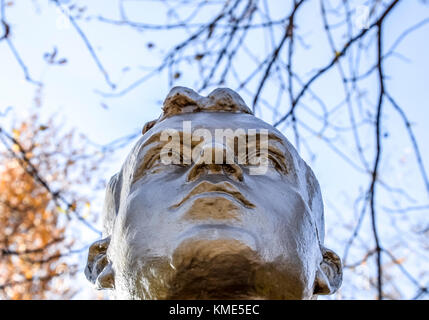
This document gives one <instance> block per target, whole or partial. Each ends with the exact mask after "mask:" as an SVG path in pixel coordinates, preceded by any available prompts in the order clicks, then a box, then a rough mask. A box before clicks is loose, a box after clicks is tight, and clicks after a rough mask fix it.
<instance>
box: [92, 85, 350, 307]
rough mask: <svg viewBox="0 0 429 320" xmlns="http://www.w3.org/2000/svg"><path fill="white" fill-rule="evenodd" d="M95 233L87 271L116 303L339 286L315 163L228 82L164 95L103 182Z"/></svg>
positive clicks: (283, 295)
mask: <svg viewBox="0 0 429 320" xmlns="http://www.w3.org/2000/svg"><path fill="white" fill-rule="evenodd" d="M220 129H222V130H224V132H225V130H230V131H229V134H231V132H232V135H233V136H232V138H231V137H229V138H230V139H229V140H228V137H227V139H226V141H227V142H228V141H229V142H228V143H226V142H222V141H220V142H219V141H218V140H217V139H216V140H215V142H213V141H211V139H210V136H212V137H214V136H216V137H217V133H216V132H215V131H216V130H220ZM252 130H253V131H252ZM258 130H259V131H258ZM197 131H198V134H196V137H195V133H196V132H197ZM255 132H256V134H255ZM258 132H259V133H258ZM173 133H174V134H175V135H174V134H173ZM251 134H253V138H251V137H250V135H251ZM166 135H167V136H169V137H168V139H166ZM262 135H264V137H265V138H264V139H262ZM246 136H247V138H246ZM175 137H176V139H174V138H175ZM243 137H244V138H243ZM168 144H169V145H170V148H168V150H167V152H166V151H165V150H166V146H167V145H168ZM250 144H252V145H253V149H252V148H251V146H250ZM240 145H241V150H244V151H245V152H244V153H242V154H244V157H241V158H240V159H239V157H238V152H237V149H239V148H240ZM243 145H244V146H243ZM194 149H195V150H194ZM251 149H252V150H256V151H255V152H250V151H249V152H247V151H248V150H251ZM262 149H263V150H262ZM261 150H262V151H261ZM252 154H253V155H252ZM218 155H219V157H218ZM258 156H259V167H261V164H264V166H262V167H263V169H264V170H262V171H260V172H259V173H258V171H257V170H256V171H255V170H253V174H252V169H255V166H256V164H257V163H256V162H255V161H253V162H252V159H253V158H254V157H256V158H257V157H258ZM202 158H204V159H203V160H201V159H202ZM213 158H216V161H210V160H213ZM165 159H167V160H170V161H165ZM171 159H173V160H175V161H171ZM219 160H220V161H219ZM227 160H228V161H227ZM255 163H256V164H255ZM255 172H256V173H255ZM103 236H104V238H103V239H102V240H100V241H97V242H96V243H94V244H93V245H92V246H91V247H90V249H89V254H88V263H87V266H86V269H85V274H86V277H87V278H88V280H89V281H91V282H92V283H94V284H95V285H96V287H97V288H99V289H112V292H113V295H114V296H115V297H116V298H118V299H315V298H317V296H318V295H319V294H332V293H333V292H335V291H336V290H337V289H338V288H339V286H340V285H341V281H342V267H341V261H340V258H339V257H338V256H337V255H336V254H335V253H334V252H333V251H331V250H329V249H327V248H325V247H324V245H323V243H324V217H323V203H322V196H321V192H320V188H319V184H318V182H317V180H316V178H315V176H314V174H313V172H312V170H311V169H310V167H309V166H308V165H307V164H306V163H305V162H304V160H302V158H301V157H300V156H299V155H298V153H297V151H296V150H295V149H294V147H293V146H292V145H291V144H290V142H289V141H288V140H287V139H286V138H285V137H284V136H283V135H282V134H281V132H279V131H278V130H277V129H275V128H274V127H273V126H271V125H269V124H267V123H265V122H263V121H262V120H260V119H258V118H256V117H255V116H254V115H253V113H252V111H251V110H250V109H249V108H248V107H247V106H246V104H245V103H244V101H243V99H242V98H241V97H240V96H239V95H238V94H237V93H236V92H234V91H232V90H230V89H225V88H222V89H216V90H214V91H213V92H212V93H211V94H209V95H208V96H207V97H202V96H200V95H199V94H198V93H196V92H195V91H193V90H191V89H188V88H183V87H175V88H173V89H172V90H171V91H170V93H169V94H168V96H167V98H166V99H165V101H164V106H163V113H162V115H161V116H160V117H159V119H157V120H155V121H151V122H149V123H147V124H146V125H145V127H144V129H143V136H142V137H141V138H140V139H139V141H138V142H137V143H136V145H135V146H134V148H133V149H132V151H131V152H130V154H129V155H128V157H127V158H126V160H125V163H124V165H123V166H122V168H121V170H120V171H119V173H117V174H116V175H114V176H113V177H112V178H111V180H110V182H109V184H108V187H107V191H106V197H105V204H104V208H103Z"/></svg>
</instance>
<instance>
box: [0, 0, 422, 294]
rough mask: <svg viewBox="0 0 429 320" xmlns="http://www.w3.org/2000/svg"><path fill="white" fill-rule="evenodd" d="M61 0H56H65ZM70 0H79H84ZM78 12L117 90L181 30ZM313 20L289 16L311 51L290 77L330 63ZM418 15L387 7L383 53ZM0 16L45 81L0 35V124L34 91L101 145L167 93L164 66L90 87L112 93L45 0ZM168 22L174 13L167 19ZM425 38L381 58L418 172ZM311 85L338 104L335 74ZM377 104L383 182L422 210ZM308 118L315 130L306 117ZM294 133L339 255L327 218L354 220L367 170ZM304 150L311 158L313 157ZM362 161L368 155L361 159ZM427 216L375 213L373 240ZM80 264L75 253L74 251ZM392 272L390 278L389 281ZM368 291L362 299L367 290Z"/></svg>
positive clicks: (409, 159)
mask: <svg viewBox="0 0 429 320" xmlns="http://www.w3.org/2000/svg"><path fill="white" fill-rule="evenodd" d="M68 2H69V1H63V3H64V4H67V3H68ZM73 2H74V1H73ZM76 2H77V3H78V4H82V5H84V4H85V2H84V1H76ZM350 2H351V5H352V6H357V7H358V6H361V5H363V4H364V3H365V1H350ZM271 5H272V8H271V12H272V13H273V15H276V14H278V15H279V17H281V16H282V15H281V14H282V13H283V12H284V10H285V8H284V7H283V5H282V4H281V3H280V2H276V3H273V2H271ZM87 7H88V10H87V12H86V15H87V16H91V17H93V18H92V19H90V20H84V21H81V20H79V21H78V24H79V25H80V27H81V28H82V30H84V32H85V34H86V36H87V37H88V39H90V40H91V43H92V44H93V46H94V50H95V52H96V54H97V56H98V57H99V58H100V60H101V61H102V63H103V65H104V67H105V69H106V70H108V73H109V76H110V78H111V79H112V81H113V82H114V83H115V84H116V85H117V87H118V89H117V90H118V91H121V90H122V89H123V88H126V87H127V86H128V85H130V84H131V83H133V82H134V81H135V80H136V79H138V78H139V77H140V76H141V75H142V74H144V73H145V72H146V70H147V69H148V67H151V66H155V65H157V64H158V63H159V62H160V54H161V53H163V52H165V50H166V49H165V48H168V46H169V45H171V43H172V40H174V41H176V39H180V38H183V37H184V36H186V34H185V33H184V32H183V30H181V31H177V32H173V31H171V32H168V33H165V32H164V33H161V32H153V33H149V32H137V31H135V30H132V29H130V28H127V27H118V26H112V25H109V24H105V23H101V22H99V21H97V20H96V19H95V18H94V17H97V16H99V15H102V16H104V17H109V18H118V1H114V0H91V1H90V2H88V3H87ZM125 7H126V10H127V13H128V14H129V17H130V19H133V20H135V21H141V22H145V23H157V24H159V23H163V22H168V21H169V20H167V19H166V17H165V9H164V7H163V6H161V5H160V4H159V3H156V2H155V1H127V2H126V6H125ZM187 10H189V9H187ZM210 14H211V11H210V8H209V9H208V10H207V11H206V12H205V13H203V14H202V15H201V18H200V19H202V21H204V19H205V18H206V17H207V16H209V15H210ZM319 16H320V8H319V5H318V1H310V3H309V4H308V5H306V6H303V9H302V11H300V16H299V17H298V18H299V19H301V20H300V26H299V33H300V34H301V35H303V38H304V39H305V42H306V43H307V44H311V50H307V49H305V48H304V47H303V46H301V47H298V49H297V52H296V55H295V68H296V70H297V71H298V72H299V71H302V72H301V73H303V74H310V72H311V71H312V70H314V69H317V68H319V67H321V66H324V65H325V64H326V63H327V62H328V61H329V60H330V55H329V51H327V50H326V39H325V38H323V33H322V28H321V27H322V25H321V20H320V17H319ZM427 17H429V6H428V5H424V4H422V2H421V1H417V0H407V1H404V3H402V4H400V5H399V8H398V9H397V10H394V11H393V12H392V14H391V16H390V17H389V19H388V21H387V22H386V32H385V34H384V36H385V38H384V46H385V48H390V47H391V46H392V45H393V43H394V41H395V40H396V38H397V37H398V35H399V34H401V33H402V32H403V31H404V30H406V29H407V28H408V27H410V26H412V25H413V24H415V23H417V22H419V21H421V20H423V19H425V18H427ZM6 18H7V21H8V22H9V23H10V24H11V30H12V35H11V36H12V40H13V43H14V45H15V47H16V48H17V50H18V52H19V54H20V56H21V58H22V60H23V61H25V64H26V65H27V66H28V72H29V74H30V76H31V77H32V78H33V79H36V80H39V81H42V82H43V83H44V86H43V89H42V91H41V92H37V90H36V86H35V85H34V84H31V83H29V82H28V81H26V80H25V77H24V73H23V72H22V69H21V67H20V66H19V64H18V63H17V61H16V59H15V57H14V56H13V54H12V53H11V50H10V49H9V48H8V47H7V45H6V43H5V42H4V41H3V42H0V112H4V111H5V110H6V109H7V108H8V107H9V106H11V107H13V108H12V111H11V112H10V113H9V114H8V116H7V117H5V118H0V125H2V126H4V127H8V126H10V125H11V124H12V121H11V119H12V118H14V117H15V118H18V117H22V116H23V115H25V114H28V112H29V110H32V108H34V104H35V102H34V99H35V97H36V96H40V98H41V101H42V103H41V105H42V106H41V107H40V109H39V110H40V113H41V115H42V117H45V119H48V117H49V116H51V115H52V114H53V113H55V114H56V117H58V118H59V119H62V120H64V123H65V126H66V128H65V129H67V128H77V130H78V131H79V132H82V133H84V134H85V135H87V137H88V138H89V139H90V140H91V141H92V142H93V143H94V144H97V145H104V144H107V143H109V142H111V141H114V140H115V139H117V138H119V137H123V136H126V135H129V134H132V133H136V132H138V131H139V130H141V128H142V127H143V125H144V124H145V123H146V122H147V121H150V120H153V119H155V118H157V117H158V116H159V114H160V111H161V110H160V108H161V103H162V101H163V99H164V98H165V96H166V95H167V93H168V91H169V89H170V84H169V83H168V81H167V75H166V73H165V72H163V73H160V74H158V75H156V76H154V77H152V78H151V79H150V81H147V82H145V83H143V84H142V85H140V86H138V87H136V88H135V89H134V90H132V91H130V92H129V93H127V94H126V95H123V96H120V97H104V96H103V95H102V94H100V92H101V93H103V92H105V93H109V92H111V90H110V88H109V87H108V85H106V82H105V81H104V77H103V75H102V74H101V72H100V71H99V69H98V68H97V66H96V64H95V63H94V60H93V59H92V57H91V55H90V53H89V51H88V50H87V48H86V47H85V44H84V43H83V41H82V38H81V37H80V36H79V35H78V34H77V32H76V30H75V29H74V28H73V27H72V26H71V25H70V23H69V22H68V21H67V19H65V18H64V16H63V15H62V14H61V12H60V11H59V10H58V8H57V7H56V6H55V5H53V4H52V3H51V2H50V1H36V0H33V1H27V2H26V1H15V2H14V3H13V5H11V6H10V7H8V8H7V10H6ZM171 19H173V20H174V17H173V18H171ZM428 35H429V24H426V25H425V26H423V27H422V28H421V29H419V30H418V31H417V32H415V33H413V34H411V35H409V36H408V37H407V38H406V39H405V40H404V41H402V42H401V43H400V44H399V46H398V47H397V52H399V53H400V55H395V56H392V57H391V58H389V59H388V60H386V62H385V70H386V73H387V80H386V85H387V87H388V90H389V92H390V93H392V94H393V95H394V97H395V99H396V100H397V102H398V103H399V104H400V105H401V106H404V108H406V111H407V113H408V116H409V119H410V121H411V123H412V124H413V130H414V132H415V135H416V137H417V140H418V141H419V142H420V144H419V147H420V151H421V154H422V157H423V159H424V163H425V166H426V168H427V167H429V145H428V144H427V143H426V140H427V125H428V120H429V108H428V107H429V106H428V103H429V102H428V101H429V90H428V76H427V72H428V71H429V62H428V57H429V45H428V44H429V42H428V41H427V39H428ZM278 36H279V35H278V34H276V35H275V37H278ZM148 43H154V44H155V48H152V49H151V48H149V47H148ZM252 45H253V47H252V48H254V54H255V55H256V56H262V54H263V53H264V52H265V49H266V46H268V45H269V41H268V40H267V35H266V34H263V33H261V34H255V36H254V37H253V38H252V39H251V40H250V46H252ZM54 47H55V48H57V50H58V57H65V58H67V64H65V65H62V66H51V65H49V66H48V65H46V64H45V63H44V61H43V55H44V54H45V53H46V52H52V50H53V49H54ZM315 52H317V54H315ZM371 54H372V53H371V52H368V53H366V55H364V56H363V58H362V60H363V62H362V64H363V66H365V61H366V60H365V59H367V60H368V61H369V60H370V58H371ZM246 63H247V62H246V60H245V59H244V57H243V61H242V62H241V64H238V66H237V68H238V69H239V70H243V73H244V72H245V71H246ZM192 68H193V67H192V66H187V67H184V68H183V70H181V71H182V73H183V76H182V77H181V78H179V79H178V80H177V81H176V82H175V83H174V84H175V85H181V86H186V87H191V88H194V89H197V87H196V80H195V79H196V78H195V76H196V74H197V72H196V70H193V69H192ZM366 85H367V88H368V89H367V101H368V103H370V102H371V103H374V101H376V94H377V82H376V79H372V78H370V79H369V80H368V81H367V82H366ZM226 86H231V87H232V88H233V89H234V85H233V84H232V80H231V83H229V82H228V83H226ZM312 89H313V90H314V91H315V92H320V93H322V94H323V97H324V98H325V102H326V104H327V105H328V106H330V107H332V106H335V105H337V104H338V103H339V102H340V101H341V100H342V99H343V97H342V96H341V94H339V92H341V90H342V88H341V87H340V85H339V84H338V81H336V80H335V72H332V73H331V72H330V73H329V74H327V76H326V78H324V80H323V81H318V82H316V83H315V84H314V86H313V87H312ZM266 90H267V91H266V94H265V96H264V97H265V99H271V100H273V99H274V97H275V93H274V89H272V88H271V87H268V88H267V89H266ZM210 91H211V89H206V90H203V91H202V92H200V93H202V94H208V93H209V92H210ZM241 94H242V96H243V98H244V100H245V101H246V103H247V104H248V105H251V102H252V100H251V97H250V96H249V95H247V94H246V93H241ZM304 102H305V103H306V104H307V105H312V106H314V105H315V101H314V100H312V99H311V98H309V97H307V98H306V100H304ZM282 108H283V109H284V110H287V108H288V106H287V105H286V104H284V105H282ZM283 109H282V110H283ZM385 109H386V116H385V118H384V119H383V121H384V122H383V123H384V126H383V130H385V131H386V132H387V133H388V136H387V138H386V140H385V149H384V150H383V159H384V160H385V161H383V163H382V167H381V169H380V170H381V172H382V175H383V179H385V181H387V182H388V183H389V184H390V185H393V186H403V187H404V188H406V190H407V192H408V193H409V194H411V195H412V198H413V199H414V200H415V201H414V202H412V205H414V206H418V205H428V204H429V199H428V193H427V192H426V190H425V188H424V185H423V181H422V179H421V178H420V177H419V175H418V171H417V166H416V165H415V159H414V155H413V153H412V149H411V148H410V143H409V139H408V136H407V134H406V131H405V130H404V127H403V125H402V123H401V119H400V118H399V117H398V116H397V115H396V114H395V112H393V109H392V107H391V106H390V105H388V104H386V106H385ZM257 115H258V116H259V117H261V118H263V119H264V120H266V121H268V122H271V123H272V121H273V115H272V114H270V113H269V112H259V114H258V113H257ZM300 116H301V117H302V119H305V120H306V121H308V123H310V124H311V123H313V122H312V121H314V119H312V118H311V115H310V113H308V112H306V111H305V110H302V111H300ZM334 120H335V122H336V123H337V124H341V123H342V122H344V123H346V121H347V115H346V114H342V113H339V114H336V115H334ZM314 124H315V125H317V124H316V122H314ZM280 129H282V131H283V132H284V133H285V134H286V136H287V137H288V138H289V139H290V141H291V142H292V143H293V144H294V143H295V142H294V139H293V134H292V132H291V131H290V129H287V128H282V127H280ZM369 130H370V129H368V132H363V133H362V141H363V142H364V147H365V146H366V147H367V148H372V147H373V142H374V138H373V132H372V131H369ZM302 134H303V136H304V137H306V141H307V142H308V145H309V146H310V147H309V148H308V149H309V150H306V149H305V148H302V149H300V153H301V155H302V157H303V158H304V159H305V160H306V161H307V162H308V163H309V164H310V166H311V167H312V169H313V171H314V172H315V174H316V176H317V178H318V180H319V183H320V185H321V189H322V193H323V197H324V199H325V208H326V213H325V215H326V233H327V235H326V243H327V246H328V247H330V248H332V249H334V250H335V251H337V252H338V253H339V254H340V255H341V254H342V253H343V251H344V245H345V241H346V240H347V238H348V236H347V235H346V233H345V231H338V230H339V226H338V221H339V220H340V221H343V225H342V227H344V225H347V224H349V225H351V226H352V225H354V223H355V222H356V220H357V216H356V212H355V213H353V212H352V210H351V207H352V205H351V203H352V202H353V201H354V199H355V198H356V197H357V196H358V195H359V194H360V193H361V192H362V188H367V187H368V184H369V180H368V176H367V175H365V174H361V173H359V172H356V170H351V168H350V165H349V164H348V163H346V162H344V161H343V160H342V159H341V158H340V157H339V156H338V154H336V153H335V152H333V151H332V150H331V149H330V148H329V146H327V145H326V144H325V143H324V142H323V140H322V139H319V138H317V137H316V136H314V135H313V134H311V133H310V132H306V131H305V130H303V131H302ZM327 134H331V135H332V136H333V137H334V138H335V135H334V132H328V133H327ZM336 141H337V143H338V145H339V146H342V147H344V148H347V146H348V145H351V144H352V143H353V139H352V138H350V136H347V135H346V136H345V138H342V137H340V138H339V140H336ZM131 147H132V144H130V145H128V146H127V147H125V148H123V149H121V150H118V152H116V153H115V155H114V160H113V161H112V164H111V165H110V166H109V168H108V169H107V170H106V172H104V175H105V179H106V180H107V179H108V178H109V177H110V176H111V175H113V174H114V173H115V172H116V171H118V170H119V168H120V165H121V163H122V162H123V160H124V159H125V157H126V155H127V153H128V151H129V150H130V148H131ZM349 149H350V150H351V149H352V148H349ZM312 154H315V155H317V156H316V157H312ZM350 155H351V157H352V158H353V159H355V158H356V157H357V156H356V154H353V151H350ZM368 159H369V160H371V161H372V157H371V154H370V156H368ZM380 190H381V191H380V193H379V194H380V197H381V199H382V201H381V202H382V203H383V205H386V206H390V207H394V206H395V205H398V206H402V205H403V203H404V201H405V200H403V199H400V198H401V197H400V196H394V199H393V198H392V195H391V194H388V193H387V192H385V191H384V190H382V189H380ZM396 197H397V198H396ZM102 200H103V193H102V192H101V193H100V194H98V195H97V201H96V204H95V206H94V208H98V209H99V208H100V207H101V203H102ZM95 210H96V209H95ZM345 211H347V212H350V214H349V215H348V216H347V218H346V219H345V218H344V212H345ZM427 213H429V211H428V210H425V211H424V210H422V211H418V212H412V213H411V214H412V215H413V216H412V217H411V218H410V217H409V216H403V217H401V216H398V215H397V216H395V218H394V219H392V218H391V216H389V215H384V216H381V217H380V223H383V226H385V229H384V230H386V232H385V233H383V235H382V239H383V241H384V242H385V243H391V242H395V241H396V240H397V239H398V234H399V237H400V236H401V234H403V235H404V236H405V237H409V233H406V232H407V231H408V230H409V228H411V227H413V226H414V224H415V221H420V222H421V223H422V224H426V225H427V224H428V219H427V218H426V217H425V214H426V215H427ZM365 219H366V220H364V224H365V223H366V224H367V225H368V224H369V220H368V215H367V216H366V218H365ZM416 219H417V220H416ZM393 220H394V222H393ZM99 223H100V222H99ZM99 225H100V224H99ZM402 230H404V231H402ZM363 232H364V236H362V239H361V240H360V241H362V242H363V243H365V242H367V241H372V239H371V235H370V229H369V228H367V227H366V228H364V229H363ZM84 234H85V236H84V237H83V239H82V243H84V242H87V241H92V240H95V239H96V238H97V236H96V235H94V234H90V233H86V232H84ZM426 237H427V236H426ZM368 239H369V240H368ZM419 239H420V238H418V237H416V239H412V240H413V241H420V240H419ZM406 240H407V241H408V240H409V239H408V238H407V239H406ZM412 243H414V242H412ZM397 252H398V253H401V254H404V255H408V253H409V252H412V253H413V254H412V255H410V257H411V258H410V260H409V261H408V262H407V263H408V264H407V268H409V270H414V271H416V272H417V271H419V270H425V269H426V270H429V263H428V260H427V257H428V255H427V254H426V256H422V255H421V252H420V251H419V250H417V249H415V248H414V247H405V248H399V249H398V250H397ZM360 253H361V252H360V251H359V250H357V251H356V252H354V255H355V257H356V259H352V258H350V259H351V260H352V261H357V260H359V254H360ZM82 259H83V260H84V258H82ZM83 263H84V262H83ZM373 267H374V266H373V265H371V263H368V265H367V266H363V267H362V268H361V269H360V270H358V271H356V272H360V273H362V274H366V273H369V272H373ZM348 275H350V273H346V274H345V276H346V279H349V278H347V276H348ZM396 275H397V274H396V273H393V276H396ZM425 277H426V278H425V279H426V281H429V276H428V275H427V274H426V275H425ZM83 279H84V277H83V275H81V276H80V278H79V281H80V282H81V283H82V287H83V290H82V292H81V293H79V294H78V295H77V296H76V297H77V298H86V297H90V296H91V294H92V292H91V289H90V287H89V285H88V286H87V287H85V286H86V282H85V280H83ZM353 281H357V282H358V283H356V284H355V286H356V287H358V288H363V289H365V288H366V287H367V286H368V284H367V283H362V280H361V278H358V277H356V278H355V280H353V279H352V278H350V282H353ZM401 290H402V291H404V292H406V293H407V296H410V295H412V292H414V291H415V287H414V286H413V285H412V284H410V283H408V282H407V280H406V279H405V280H403V281H402V280H401ZM368 297H369V298H372V296H368Z"/></svg>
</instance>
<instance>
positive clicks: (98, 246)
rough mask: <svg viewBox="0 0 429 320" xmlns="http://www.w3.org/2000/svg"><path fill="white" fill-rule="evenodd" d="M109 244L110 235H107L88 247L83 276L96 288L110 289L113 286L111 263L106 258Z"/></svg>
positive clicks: (113, 277) (113, 278)
mask: <svg viewBox="0 0 429 320" xmlns="http://www.w3.org/2000/svg"><path fill="white" fill-rule="evenodd" d="M109 244H110V237H107V238H104V239H102V240H99V241H97V242H94V243H93V244H92V245H91V246H90V247H89V253H88V261H87V264H86V268H85V276H86V278H87V279H88V280H89V281H90V282H92V283H93V284H95V286H96V288H97V289H112V288H114V286H115V276H114V272H113V268H112V264H111V262H109V261H108V259H107V249H108V247H109Z"/></svg>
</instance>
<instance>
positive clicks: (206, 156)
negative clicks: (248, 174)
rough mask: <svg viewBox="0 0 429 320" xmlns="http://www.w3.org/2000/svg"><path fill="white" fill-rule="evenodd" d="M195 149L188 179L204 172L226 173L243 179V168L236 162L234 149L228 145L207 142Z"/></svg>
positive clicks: (234, 177)
mask: <svg viewBox="0 0 429 320" xmlns="http://www.w3.org/2000/svg"><path fill="white" fill-rule="evenodd" d="M194 151H195V154H194V153H193V155H192V160H193V164H192V167H191V169H190V171H189V173H188V177H187V180H188V181H193V180H195V179H197V178H198V177H200V176H201V175H202V174H224V175H227V176H229V177H231V178H233V179H235V180H238V181H242V180H243V170H242V169H241V167H240V166H239V165H238V164H237V162H236V159H235V156H234V151H233V150H231V149H230V148H228V147H227V146H226V145H224V144H219V143H206V144H205V145H203V146H202V147H200V148H199V149H197V150H194Z"/></svg>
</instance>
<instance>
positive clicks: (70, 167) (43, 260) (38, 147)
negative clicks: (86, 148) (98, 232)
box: [0, 116, 90, 299]
mask: <svg viewBox="0 0 429 320" xmlns="http://www.w3.org/2000/svg"><path fill="white" fill-rule="evenodd" d="M11 137H12V139H10V140H11V141H9V142H10V144H9V145H8V144H5V143H4V140H3V141H2V142H3V144H4V145H5V146H6V149H4V150H3V149H2V150H1V154H0V299H1V298H3V299H48V298H52V297H54V298H70V297H71V296H72V295H73V294H74V290H73V289H72V288H71V287H70V285H69V284H68V282H67V279H69V278H70V276H72V275H73V274H75V273H76V264H74V263H70V261H69V260H66V257H67V256H69V253H70V252H71V249H72V245H73V238H72V237H70V235H67V232H66V230H67V227H68V225H69V223H70V220H71V217H70V216H69V215H70V212H69V211H73V210H77V209H78V208H80V207H85V206H88V203H89V199H87V198H86V197H82V196H79V195H78V194H77V193H76V192H75V191H73V190H72V188H71V186H72V185H74V184H78V183H85V182H87V181H88V180H89V179H90V178H89V177H88V174H82V172H86V173H87V172H89V170H88V163H87V162H85V165H83V166H82V165H80V166H79V164H81V162H80V161H79V160H78V159H79V157H82V154H83V149H78V148H76V147H74V145H73V143H74V142H73V141H74V140H73V139H74V138H73V137H74V135H73V134H72V133H71V134H67V135H64V136H61V137H60V136H59V134H58V131H57V129H56V128H55V127H54V126H53V125H52V123H49V124H47V125H40V124H38V119H37V117H36V116H33V117H32V118H31V119H30V120H28V121H24V122H22V123H21V124H20V125H19V126H18V127H17V128H16V129H13V130H12V133H11ZM13 140H15V141H16V142H17V143H14V142H13ZM82 163H83V162H82ZM30 166H32V167H33V168H35V169H36V170H37V171H36V172H37V173H35V172H34V170H31V167H30ZM76 173H77V174H76ZM37 175H39V176H42V177H44V179H46V183H49V184H50V187H51V188H52V189H49V188H46V186H44V185H43V184H42V183H40V181H39V180H38V178H37ZM54 190H55V192H56V191H57V190H61V192H62V193H63V194H62V195H61V196H62V197H67V198H70V199H73V202H71V205H70V206H69V208H68V209H66V211H67V212H65V210H64V209H62V210H61V211H60V210H59V208H60V209H61V206H64V203H59V201H58V198H56V197H57V196H56V195H55V194H53V192H54ZM62 212H63V213H62ZM64 213H66V214H64Z"/></svg>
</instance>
